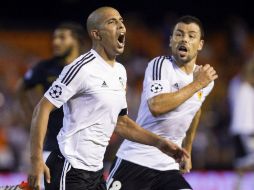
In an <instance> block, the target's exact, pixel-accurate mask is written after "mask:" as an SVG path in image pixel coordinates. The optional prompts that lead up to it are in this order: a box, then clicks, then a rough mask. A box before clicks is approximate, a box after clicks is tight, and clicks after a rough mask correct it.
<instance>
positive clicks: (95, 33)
mask: <svg viewBox="0 0 254 190" xmlns="http://www.w3.org/2000/svg"><path fill="white" fill-rule="evenodd" d="M90 34H91V37H92V38H93V39H95V40H101V36H100V33H99V30H91V32H90Z"/></svg>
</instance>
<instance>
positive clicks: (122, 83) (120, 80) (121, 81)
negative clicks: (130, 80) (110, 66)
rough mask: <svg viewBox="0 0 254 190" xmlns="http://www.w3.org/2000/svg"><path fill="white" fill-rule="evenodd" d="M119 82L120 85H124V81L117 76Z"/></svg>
mask: <svg viewBox="0 0 254 190" xmlns="http://www.w3.org/2000/svg"><path fill="white" fill-rule="evenodd" d="M119 82H120V83H121V85H122V87H124V81H123V78H122V77H119Z"/></svg>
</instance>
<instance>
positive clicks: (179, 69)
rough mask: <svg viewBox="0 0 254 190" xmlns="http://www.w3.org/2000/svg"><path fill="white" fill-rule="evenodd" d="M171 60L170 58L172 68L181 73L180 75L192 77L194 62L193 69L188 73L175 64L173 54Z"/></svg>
mask: <svg viewBox="0 0 254 190" xmlns="http://www.w3.org/2000/svg"><path fill="white" fill-rule="evenodd" d="M171 60H172V63H173V66H174V68H175V69H176V70H177V71H178V72H179V73H181V74H182V75H184V76H186V77H192V76H193V73H194V71H195V68H196V66H197V65H196V64H194V67H193V70H192V72H191V73H190V74H187V73H186V72H184V71H183V70H182V69H181V68H180V67H179V66H178V65H177V64H176V60H175V58H174V57H173V56H171Z"/></svg>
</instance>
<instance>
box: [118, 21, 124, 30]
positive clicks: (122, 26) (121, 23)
mask: <svg viewBox="0 0 254 190" xmlns="http://www.w3.org/2000/svg"><path fill="white" fill-rule="evenodd" d="M118 26H119V29H124V30H126V28H125V25H124V23H123V22H122V21H119V22H118Z"/></svg>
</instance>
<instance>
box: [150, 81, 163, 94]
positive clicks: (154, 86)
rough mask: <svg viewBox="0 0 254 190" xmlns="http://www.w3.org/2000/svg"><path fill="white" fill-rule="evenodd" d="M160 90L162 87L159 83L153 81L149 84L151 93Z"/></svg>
mask: <svg viewBox="0 0 254 190" xmlns="http://www.w3.org/2000/svg"><path fill="white" fill-rule="evenodd" d="M162 90H163V87H162V85H161V84H159V83H154V84H152V85H151V92H153V93H158V92H161V91H162Z"/></svg>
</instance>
